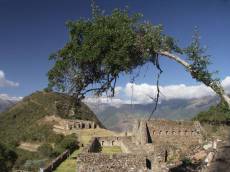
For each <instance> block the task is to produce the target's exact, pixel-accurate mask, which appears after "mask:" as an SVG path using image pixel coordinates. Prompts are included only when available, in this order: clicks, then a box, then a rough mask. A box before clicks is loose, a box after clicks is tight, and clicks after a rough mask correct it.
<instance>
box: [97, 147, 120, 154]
mask: <svg viewBox="0 0 230 172" xmlns="http://www.w3.org/2000/svg"><path fill="white" fill-rule="evenodd" d="M101 152H102V153H107V154H115V153H122V151H121V147H120V146H103V147H102V151H101Z"/></svg>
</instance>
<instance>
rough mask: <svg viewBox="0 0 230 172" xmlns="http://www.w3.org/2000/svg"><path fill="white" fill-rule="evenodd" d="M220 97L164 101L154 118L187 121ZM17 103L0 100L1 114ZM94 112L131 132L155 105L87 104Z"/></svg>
mask: <svg viewBox="0 0 230 172" xmlns="http://www.w3.org/2000/svg"><path fill="white" fill-rule="evenodd" d="M218 101H219V99H218V97H214V96H210V97H203V98H201V99H171V100H163V101H162V102H161V103H160V104H159V106H158V109H157V111H156V112H155V113H154V115H153V118H166V119H174V120H175V119H179V120H187V119H191V118H192V117H194V116H195V115H196V114H197V113H199V112H201V111H205V110H207V109H208V108H209V107H210V106H212V105H215V104H217V103H218ZM15 103H16V101H12V100H6V99H1V98H0V112H2V111H4V110H6V109H8V108H10V107H11V106H13V105H14V104H15ZM87 104H88V105H89V107H90V108H91V109H92V110H93V111H94V113H95V114H96V115H97V117H98V118H99V120H100V121H101V122H102V123H103V125H104V126H105V127H106V128H108V129H111V130H116V131H121V130H127V129H128V130H129V129H130V128H131V125H132V121H133V119H136V118H148V117H149V115H150V113H151V111H152V109H153V106H154V105H153V104H133V105H131V104H119V105H117V104H116V105H113V104H107V103H101V104H98V103H87Z"/></svg>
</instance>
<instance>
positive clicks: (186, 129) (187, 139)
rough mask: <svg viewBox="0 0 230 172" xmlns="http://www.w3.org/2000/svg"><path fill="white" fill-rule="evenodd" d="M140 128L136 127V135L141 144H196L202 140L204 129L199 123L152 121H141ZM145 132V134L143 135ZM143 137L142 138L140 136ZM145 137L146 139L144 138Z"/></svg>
mask: <svg viewBox="0 0 230 172" xmlns="http://www.w3.org/2000/svg"><path fill="white" fill-rule="evenodd" d="M139 123H140V124H141V125H138V126H140V127H139V128H138V127H134V131H133V132H134V135H135V138H136V140H137V142H138V143H139V144H147V143H151V142H153V143H155V144H157V143H162V142H167V143H169V144H170V143H172V144H176V143H179V144H189V145H190V144H194V143H199V142H200V141H201V140H202V132H203V131H202V127H201V126H200V125H199V124H198V122H190V121H170V120H150V121H143V120H141V121H139ZM143 131H144V132H145V134H143ZM140 135H142V136H140ZM144 136H145V137H144Z"/></svg>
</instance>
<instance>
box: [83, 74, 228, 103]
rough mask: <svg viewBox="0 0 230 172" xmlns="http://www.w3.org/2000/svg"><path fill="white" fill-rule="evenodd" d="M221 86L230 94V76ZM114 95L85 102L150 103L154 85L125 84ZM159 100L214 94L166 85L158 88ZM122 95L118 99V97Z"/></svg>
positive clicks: (201, 87)
mask: <svg viewBox="0 0 230 172" xmlns="http://www.w3.org/2000/svg"><path fill="white" fill-rule="evenodd" d="M221 83H222V85H223V87H224V89H225V91H226V92H227V93H230V76H228V77H226V78H225V79H224V80H223V81H222V82H221ZM115 90H116V95H115V97H114V98H107V97H104V96H102V97H99V98H98V97H88V98H86V99H85V102H87V103H91V104H110V105H113V106H116V107H119V106H120V105H121V104H130V102H131V100H130V99H131V98H132V102H133V104H137V103H151V102H152V101H153V100H152V99H151V98H150V97H153V98H155V96H156V93H157V92H156V90H157V88H156V85H150V84H147V83H142V84H132V83H127V84H126V86H125V87H124V88H123V87H117V88H116V89H115ZM160 92H161V93H160V99H161V100H170V99H178V98H179V99H193V98H203V97H206V96H214V95H215V93H214V91H212V89H211V88H209V87H206V86H205V85H203V84H199V85H185V84H178V85H167V86H160ZM121 94H123V96H122V97H125V98H120V97H119V95H121Z"/></svg>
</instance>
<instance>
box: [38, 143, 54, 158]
mask: <svg viewBox="0 0 230 172" xmlns="http://www.w3.org/2000/svg"><path fill="white" fill-rule="evenodd" d="M38 152H39V153H40V154H41V156H44V157H52V156H53V147H52V146H51V145H50V144H48V143H44V144H42V145H41V146H40V147H39V148H38Z"/></svg>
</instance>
